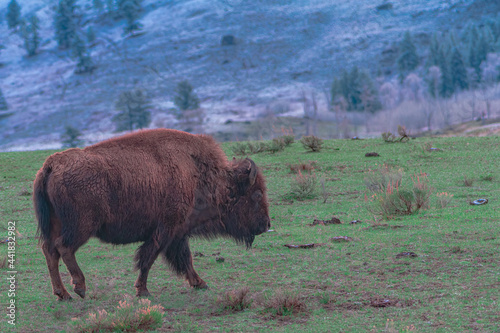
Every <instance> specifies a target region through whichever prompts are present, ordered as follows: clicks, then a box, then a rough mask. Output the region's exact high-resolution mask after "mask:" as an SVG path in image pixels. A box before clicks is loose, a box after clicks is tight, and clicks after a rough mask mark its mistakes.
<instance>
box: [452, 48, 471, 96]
mask: <svg viewBox="0 0 500 333" xmlns="http://www.w3.org/2000/svg"><path fill="white" fill-rule="evenodd" d="M450 71H451V81H452V84H453V88H454V90H466V89H468V88H469V82H468V80H467V70H466V69H465V64H464V61H463V59H462V54H460V52H459V51H458V50H457V48H456V47H455V48H453V51H452V55H451V63H450Z"/></svg>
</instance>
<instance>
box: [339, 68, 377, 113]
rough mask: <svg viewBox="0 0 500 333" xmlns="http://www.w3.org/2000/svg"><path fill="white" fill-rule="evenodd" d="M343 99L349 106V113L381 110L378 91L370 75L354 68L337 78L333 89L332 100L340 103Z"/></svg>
mask: <svg viewBox="0 0 500 333" xmlns="http://www.w3.org/2000/svg"><path fill="white" fill-rule="evenodd" d="M339 98H342V99H343V100H344V101H345V103H346V104H347V107H346V109H347V111H369V112H375V111H377V110H379V109H380V107H381V105H380V100H379V96H378V90H377V89H376V87H375V85H374V83H373V80H372V78H371V77H370V74H369V73H368V72H365V71H360V70H359V68H358V67H357V66H354V67H353V68H352V69H351V70H350V71H349V72H348V71H343V72H342V75H341V76H340V77H336V78H335V80H334V81H333V84H332V88H331V99H332V101H334V103H338V102H339V101H338V99H339Z"/></svg>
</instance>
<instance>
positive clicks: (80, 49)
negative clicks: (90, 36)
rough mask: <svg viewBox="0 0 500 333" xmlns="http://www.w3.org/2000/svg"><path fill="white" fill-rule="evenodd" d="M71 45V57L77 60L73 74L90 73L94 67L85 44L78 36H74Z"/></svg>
mask: <svg viewBox="0 0 500 333" xmlns="http://www.w3.org/2000/svg"><path fill="white" fill-rule="evenodd" d="M72 45H73V46H72V51H73V56H74V57H75V58H77V60H78V63H77V64H76V70H75V73H76V74H83V73H88V72H92V71H93V70H94V69H95V66H94V64H93V62H92V58H91V57H90V53H89V51H88V49H87V47H86V46H85V42H84V41H83V39H82V38H81V37H80V36H79V35H78V34H77V35H75V37H74V39H73V42H72Z"/></svg>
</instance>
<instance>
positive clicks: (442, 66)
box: [439, 50, 454, 98]
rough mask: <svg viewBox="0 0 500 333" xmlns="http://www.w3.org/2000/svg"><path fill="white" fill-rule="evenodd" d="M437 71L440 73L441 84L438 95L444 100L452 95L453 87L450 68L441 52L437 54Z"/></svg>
mask: <svg viewBox="0 0 500 333" xmlns="http://www.w3.org/2000/svg"><path fill="white" fill-rule="evenodd" d="M439 53H440V54H439V70H440V71H441V82H440V84H439V95H440V96H441V97H444V98H448V97H450V96H451V95H453V92H454V86H453V79H452V77H451V73H450V67H449V65H448V59H447V58H446V56H445V55H444V54H443V51H442V50H441V51H440V52H439Z"/></svg>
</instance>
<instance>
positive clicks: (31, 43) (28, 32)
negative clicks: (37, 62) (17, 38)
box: [21, 15, 40, 57]
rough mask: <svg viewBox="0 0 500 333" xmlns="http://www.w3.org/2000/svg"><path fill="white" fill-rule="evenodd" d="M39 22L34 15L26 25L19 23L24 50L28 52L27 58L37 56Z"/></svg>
mask: <svg viewBox="0 0 500 333" xmlns="http://www.w3.org/2000/svg"><path fill="white" fill-rule="evenodd" d="M39 23H40V21H39V20H38V17H37V16H36V15H33V16H31V17H30V20H29V22H28V24H27V23H25V22H22V23H21V35H22V37H23V40H24V48H25V49H26V52H28V56H30V57H32V56H34V55H36V54H37V51H38V46H40V35H39V34H38V30H39V29H40V26H39Z"/></svg>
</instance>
